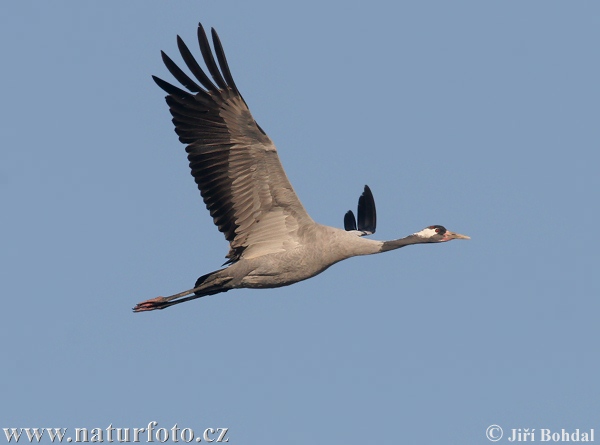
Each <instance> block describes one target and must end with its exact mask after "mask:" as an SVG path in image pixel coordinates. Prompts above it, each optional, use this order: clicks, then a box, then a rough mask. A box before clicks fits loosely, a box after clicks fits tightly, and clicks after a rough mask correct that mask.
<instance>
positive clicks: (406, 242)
mask: <svg viewBox="0 0 600 445" xmlns="http://www.w3.org/2000/svg"><path fill="white" fill-rule="evenodd" d="M427 242H429V240H428V239H427V238H423V237H421V236H418V235H415V234H413V235H408V236H406V237H404V238H400V239H395V240H391V241H384V242H383V245H382V246H381V250H380V252H387V251H388V250H394V249H399V248H400V247H404V246H410V245H411V244H422V243H427Z"/></svg>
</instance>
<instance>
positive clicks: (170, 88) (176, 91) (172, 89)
mask: <svg viewBox="0 0 600 445" xmlns="http://www.w3.org/2000/svg"><path fill="white" fill-rule="evenodd" d="M152 79H153V80H154V82H156V84H157V85H158V86H159V87H161V88H162V89H163V90H164V91H165V92H166V93H169V94H170V95H172V96H174V97H181V98H188V97H190V96H191V94H190V93H188V92H187V91H184V90H182V89H181V88H177V87H176V86H175V85H171V84H170V83H169V82H165V81H164V80H162V79H161V78H160V77H156V76H152Z"/></svg>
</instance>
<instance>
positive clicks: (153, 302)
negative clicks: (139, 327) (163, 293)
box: [133, 297, 169, 312]
mask: <svg viewBox="0 0 600 445" xmlns="http://www.w3.org/2000/svg"><path fill="white" fill-rule="evenodd" d="M168 301H169V300H168V299H167V298H165V297H156V298H152V299H150V300H146V301H142V302H141V303H138V304H136V305H135V307H134V308H133V312H144V311H153V310H155V309H164V308H165V307H167V306H166V305H165V303H167V302H168Z"/></svg>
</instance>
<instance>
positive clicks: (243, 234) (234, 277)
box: [134, 25, 468, 312]
mask: <svg viewBox="0 0 600 445" xmlns="http://www.w3.org/2000/svg"><path fill="white" fill-rule="evenodd" d="M212 38H213V44H214V50H215V54H216V56H217V60H215V58H214V56H213V52H212V50H211V48H210V44H209V43H208V39H207V36H206V34H205V32H204V29H203V28H202V26H201V25H199V26H198V42H199V46H200V50H201V53H202V56H203V59H204V62H205V64H206V67H207V69H208V73H209V74H210V76H211V78H212V80H211V79H210V78H209V77H208V75H207V74H206V73H205V72H204V70H202V69H201V68H200V66H199V65H198V63H197V62H196V60H195V59H194V57H193V56H192V54H191V51H190V50H189V49H188V47H187V46H186V45H185V43H183V41H182V40H181V38H179V36H178V37H177V45H178V47H179V51H180V53H181V55H182V58H183V60H184V62H185V64H186V66H187V68H188V69H189V71H190V72H191V73H192V74H193V76H194V77H195V78H196V80H194V79H192V78H191V77H189V76H188V75H187V74H185V73H184V72H183V71H182V70H181V69H180V68H179V67H178V66H177V65H176V64H175V63H174V62H173V61H172V60H171V59H170V58H169V57H168V56H167V55H166V54H164V53H162V58H163V61H164V63H165V65H166V67H167V68H168V69H169V71H170V72H171V74H173V76H174V77H175V78H176V79H177V80H178V81H179V82H180V83H181V84H182V85H183V86H184V87H185V88H186V89H187V90H189V92H188V91H185V90H182V89H180V88H178V87H176V86H174V85H172V84H170V83H168V82H165V81H164V80H162V79H159V78H157V77H154V76H153V78H154V80H155V82H156V83H157V84H158V86H160V87H161V88H162V89H163V90H164V91H166V92H167V93H168V95H167V97H166V101H167V104H168V105H169V109H170V111H171V114H172V116H173V123H174V124H175V132H176V133H177V134H178V135H179V140H180V141H181V142H182V143H184V144H187V146H186V151H187V153H188V160H189V163H190V168H191V173H192V176H193V177H194V179H195V181H196V184H197V185H198V189H199V190H200V194H201V195H202V198H203V200H204V203H205V204H206V207H207V209H208V210H209V212H210V214H211V216H212V217H213V220H214V222H215V225H216V226H217V227H218V229H219V231H221V232H222V233H223V234H224V235H225V238H226V239H227V241H229V253H228V254H227V256H226V257H227V258H228V261H227V263H226V264H229V265H228V267H225V268H224V269H220V270H217V271H215V272H211V273H208V274H206V275H203V276H201V277H200V278H199V279H198V281H197V282H196V285H195V287H194V288H193V289H190V290H187V291H184V292H181V293H179V294H175V295H171V296H170V297H158V298H154V299H151V300H147V301H144V302H142V303H139V304H138V305H137V306H136V307H135V308H134V311H136V312H141V311H149V310H154V309H164V308H165V307H168V306H171V305H174V304H178V303H181V302H183V301H188V300H191V299H194V298H199V297H202V296H205V295H213V294H216V293H219V292H226V291H228V290H230V289H236V288H274V287H281V286H287V285H289V284H293V283H296V282H298V281H302V280H306V279H307V278H311V277H313V276H315V275H317V274H319V273H321V272H323V271H324V270H325V269H327V268H328V267H329V266H331V265H333V264H335V263H337V262H339V261H342V260H344V259H346V258H350V257H353V256H357V255H370V254H374V253H380V252H385V251H388V250H393V249H398V248H400V247H403V246H405V245H409V244H419V243H433V242H443V241H449V240H450V239H455V238H463V239H464V238H468V237H465V236H464V235H459V234H455V233H452V232H449V231H447V230H446V229H445V228H444V227H442V226H430V227H428V228H426V229H424V230H422V231H420V232H417V233H415V234H412V235H409V236H407V237H405V238H401V239H398V240H393V241H385V242H382V241H374V240H370V239H367V238H364V236H365V235H371V234H373V233H374V232H375V225H376V212H375V202H374V199H373V195H372V193H371V190H370V189H369V188H368V187H367V186H365V189H364V192H363V194H362V196H361V197H360V199H359V203H358V220H356V219H355V217H354V214H353V213H352V212H351V211H349V212H348V213H347V214H346V215H345V218H344V226H345V229H346V230H342V229H338V228H335V227H329V226H324V225H321V224H318V223H316V222H314V221H313V220H312V218H311V217H310V216H309V215H308V213H307V212H306V210H305V209H304V206H303V205H302V203H301V202H300V200H299V199H298V197H297V195H296V193H295V192H294V190H293V188H292V185H291V184H290V182H289V180H288V178H287V176H286V174H285V171H284V170H283V167H282V165H281V162H280V161H279V156H278V155H277V150H276V148H275V145H274V144H273V142H272V141H271V139H270V138H269V137H268V136H267V134H266V133H265V132H264V131H263V130H262V128H260V127H259V126H258V124H257V123H256V121H255V120H254V118H253V117H252V114H251V113H250V110H249V109H248V106H247V105H246V102H245V101H244V99H243V98H242V96H241V94H240V92H239V91H238V89H237V87H236V85H235V82H234V81H233V77H232V76H231V73H230V71H229V67H228V65H227V61H226V59H225V54H224V52H223V48H222V45H221V42H220V41H219V38H218V36H217V34H216V32H215V31H214V29H213V30H212ZM217 62H218V64H217ZM198 82H199V83H198ZM190 92H191V93H190ZM192 93H195V94H192Z"/></svg>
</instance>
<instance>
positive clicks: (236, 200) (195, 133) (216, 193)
mask: <svg viewBox="0 0 600 445" xmlns="http://www.w3.org/2000/svg"><path fill="white" fill-rule="evenodd" d="M212 39H213V46H214V50H215V54H216V56H217V61H218V65H217V62H216V61H215V59H214V57H213V53H212V51H211V48H210V44H209V42H208V39H207V36H206V33H205V32H204V29H203V28H202V25H201V24H199V25H198V42H199V44H200V51H201V53H202V57H203V59H204V63H205V64H206V67H207V68H208V72H209V73H210V75H211V77H212V81H211V79H209V77H208V76H207V75H206V73H205V72H204V71H203V70H202V68H200V65H198V62H196V60H195V59H194V57H193V56H192V53H191V52H190V50H189V49H188V47H187V46H186V44H185V43H184V42H183V40H182V39H181V38H180V37H179V36H177V46H178V48H179V51H180V53H181V56H182V58H183V60H184V62H185V64H186V65H187V67H188V69H189V70H190V72H191V73H192V74H193V76H194V77H195V78H196V79H197V81H198V82H199V83H200V84H198V83H197V82H196V81H195V80H193V79H192V78H190V77H189V76H188V75H187V74H185V73H184V72H183V71H182V70H181V69H180V68H179V67H178V66H177V65H176V64H175V63H174V62H173V61H172V60H171V59H170V58H169V57H168V56H167V55H166V54H165V53H164V52H161V54H162V59H163V61H164V63H165V65H166V67H167V69H168V70H169V71H170V72H171V74H172V75H173V76H174V77H175V78H176V79H177V80H178V81H179V82H180V83H181V84H182V85H183V86H184V87H185V88H187V89H188V90H189V91H190V92H191V93H195V94H191V93H190V92H187V91H184V90H182V89H180V88H178V87H176V86H173V85H171V84H170V83H168V82H165V81H164V80H162V79H159V78H158V77H155V76H152V77H153V79H154V81H155V82H156V83H157V84H158V86H159V87H161V88H162V89H163V90H164V91H166V92H167V93H168V96H167V97H166V101H167V104H168V105H169V109H170V111H171V115H172V116H173V123H174V124H175V132H176V133H177V134H178V135H179V140H180V141H181V142H182V143H184V144H188V145H187V147H186V151H187V153H188V160H189V162H190V168H191V170H192V176H193V177H194V179H195V180H196V184H198V189H200V194H201V195H202V198H203V200H204V203H205V204H206V207H207V209H208V210H209V212H210V215H211V216H212V217H213V220H214V222H215V225H216V226H217V227H218V228H219V230H220V231H221V232H223V234H224V235H225V238H226V239H227V240H228V241H229V243H230V250H229V253H228V254H227V258H229V262H234V261H237V260H238V259H240V258H241V257H244V258H253V257H257V256H261V255H265V254H268V253H274V252H281V251H284V250H286V249H289V248H293V247H295V246H297V245H298V244H299V239H298V230H299V228H300V227H301V226H302V225H305V224H311V223H312V219H311V218H310V216H309V215H308V213H307V212H306V210H305V209H304V207H303V206H302V203H301V202H300V200H299V199H298V197H297V196H296V193H295V192H294V190H293V188H292V185H291V184H290V182H289V180H288V178H287V176H286V174H285V171H284V170H283V167H282V166H281V162H280V161H279V156H278V155H277V150H276V148H275V145H274V144H273V142H272V141H271V139H270V138H269V137H268V136H267V135H266V133H265V132H264V131H263V130H262V128H260V126H259V125H258V124H257V123H256V122H255V121H254V118H253V117H252V114H251V113H250V110H249V109H248V106H247V105H246V102H245V101H244V99H243V98H242V96H241V94H240V92H239V91H238V89H237V87H236V85H235V83H234V81H233V78H232V76H231V72H230V71H229V66H228V65H227V60H226V59H225V53H224V52H223V47H222V45H221V42H220V40H219V37H218V35H217V33H216V32H215V30H214V29H212Z"/></svg>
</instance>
